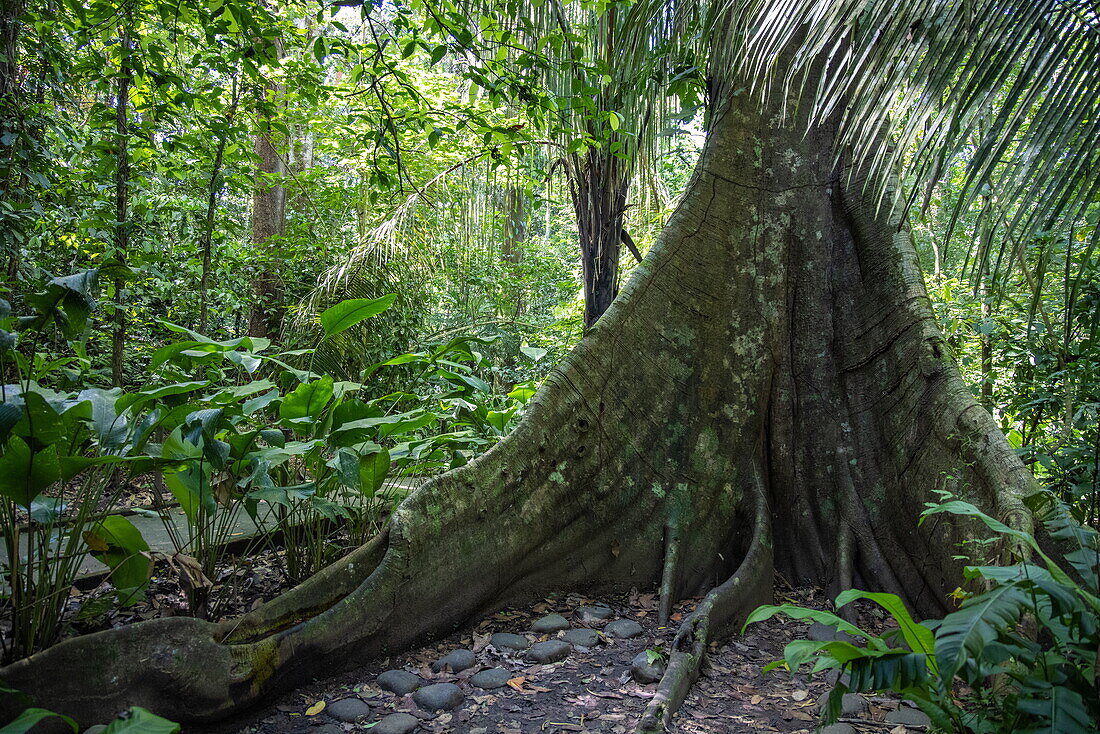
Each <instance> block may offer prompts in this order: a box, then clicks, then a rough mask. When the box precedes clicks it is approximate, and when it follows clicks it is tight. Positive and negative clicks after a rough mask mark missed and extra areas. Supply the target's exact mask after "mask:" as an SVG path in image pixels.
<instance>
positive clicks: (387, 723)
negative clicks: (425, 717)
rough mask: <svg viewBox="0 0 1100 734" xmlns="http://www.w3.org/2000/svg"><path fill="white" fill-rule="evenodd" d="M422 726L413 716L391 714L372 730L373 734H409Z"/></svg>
mask: <svg viewBox="0 0 1100 734" xmlns="http://www.w3.org/2000/svg"><path fill="white" fill-rule="evenodd" d="M419 724H420V720H419V719H417V718H416V717H415V716H413V715H412V714H404V713H402V714H390V715H389V716H387V717H386V718H384V719H382V720H381V721H379V722H378V723H377V724H375V725H374V726H372V727H371V728H370V732H371V734H409V732H411V731H412V730H413V729H415V728H416V727H417V726H418V725H419Z"/></svg>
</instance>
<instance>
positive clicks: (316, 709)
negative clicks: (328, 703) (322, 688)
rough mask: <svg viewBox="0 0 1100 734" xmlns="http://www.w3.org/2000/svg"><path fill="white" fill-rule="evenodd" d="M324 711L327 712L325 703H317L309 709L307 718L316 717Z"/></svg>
mask: <svg viewBox="0 0 1100 734" xmlns="http://www.w3.org/2000/svg"><path fill="white" fill-rule="evenodd" d="M324 710H325V702H324V701H318V702H317V703H315V704H313V705H312V706H310V707H309V708H308V709H306V716H316V715H317V714H319V713H321V712H322V711H324Z"/></svg>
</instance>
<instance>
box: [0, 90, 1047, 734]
mask: <svg viewBox="0 0 1100 734" xmlns="http://www.w3.org/2000/svg"><path fill="white" fill-rule="evenodd" d="M728 88H729V89H730V90H739V89H740V88H741V87H740V85H737V84H734V85H730V86H729V87H728ZM783 101H785V100H779V99H775V98H773V99H771V101H769V102H767V103H765V104H764V105H760V104H758V103H757V102H756V101H755V100H754V99H752V98H751V97H750V96H749V95H746V94H741V93H739V92H738V91H731V93H729V94H727V95H726V96H725V98H724V99H723V100H722V104H721V105H720V107H719V108H717V109H716V110H715V112H714V115H713V117H714V122H713V126H712V129H711V131H710V135H709V138H708V142H707V145H706V147H705V149H704V151H703V154H702V156H701V159H700V161H699V164H698V168H697V170H696V172H695V175H694V178H693V180H692V182H691V184H690V186H689V188H688V191H687V193H686V195H685V196H684V199H683V201H682V203H681V205H680V206H679V208H678V209H677V211H676V212H675V214H674V215H673V217H672V219H671V220H670V222H669V224H668V226H667V228H666V230H665V231H664V233H663V235H662V236H661V237H660V238H659V241H658V242H657V244H656V245H655V246H654V247H653V249H652V251H651V252H650V254H649V256H648V257H647V259H646V261H645V262H644V263H643V264H642V265H641V266H640V267H639V269H638V272H637V273H636V275H635V276H634V277H633V278H632V279H631V281H630V282H629V283H628V285H627V286H626V287H625V289H624V291H623V292H622V293H621V295H620V297H619V298H618V299H616V301H615V302H614V304H612V306H611V308H610V309H609V310H608V311H607V313H606V314H605V316H604V317H603V318H602V319H601V320H600V321H599V322H598V323H597V324H596V326H595V327H594V328H593V329H592V330H591V331H590V332H589V333H588V334H587V335H586V337H585V338H584V339H583V341H582V342H581V343H580V345H579V346H578V347H577V348H576V349H575V350H574V351H573V353H572V354H570V355H569V357H568V358H567V359H566V360H565V361H564V362H563V364H562V365H560V366H559V367H558V368H557V369H556V370H555V371H554V372H553V373H552V374H551V375H550V377H549V378H548V379H547V381H546V383H545V384H544V386H543V387H542V389H541V390H540V392H539V394H538V396H537V398H536V400H535V404H534V406H533V407H532V408H531V410H530V412H529V414H528V417H527V419H526V420H525V421H524V422H523V423H522V424H521V425H520V426H519V427H518V428H517V429H516V430H515V432H514V433H513V434H511V435H510V436H509V437H508V438H507V439H506V440H504V441H503V442H502V443H500V444H499V445H498V446H497V447H496V448H494V449H493V450H492V451H490V452H489V453H487V454H486V455H484V456H483V457H481V458H480V459H479V460H477V461H475V462H473V463H471V464H470V465H468V466H465V467H463V468H460V469H458V470H455V471H453V472H450V473H448V474H446V475H443V476H441V477H439V478H437V479H435V480H433V481H431V482H429V483H428V484H427V485H425V486H424V487H422V488H421V489H420V490H418V491H417V492H415V493H413V494H412V495H410V496H409V498H408V499H407V500H406V501H404V502H403V503H402V504H401V505H400V507H398V509H397V510H396V511H395V512H394V513H393V515H392V517H391V518H390V520H389V523H388V525H387V528H386V530H385V531H384V532H383V533H382V534H381V535H380V536H378V537H377V538H375V539H374V540H373V541H372V542H370V543H369V544H368V545H366V546H364V547H362V548H361V549H359V550H357V551H355V552H354V553H352V554H351V555H350V556H348V557H347V558H345V559H343V560H342V561H340V562H338V563H336V564H335V565H333V566H332V567H330V568H328V569H326V570H325V571H323V572H321V573H320V574H318V575H317V576H315V577H314V578H312V579H310V580H309V581H306V582H305V583H304V584H302V585H301V586H299V587H297V588H296V589H294V590H292V591H290V592H288V593H286V594H284V595H283V596H281V597H279V598H277V599H275V600H274V601H272V602H270V603H268V604H266V605H264V606H263V607H261V608H259V609H258V610H256V611H254V612H252V613H250V614H248V615H246V616H244V617H243V618H241V619H238V620H233V621H229V622H225V623H217V624H215V623H209V622H205V621H202V620H198V619H187V618H169V619H159V620H153V621H149V622H143V623H140V624H136V625H132V626H129V627H126V628H122V629H118V630H112V631H107V632H101V633H98V634H94V635H89V636H86V637H80V638H76V639H72V640H69V641H66V642H63V643H61V644H59V645H57V646H55V647H53V648H51V649H49V650H47V651H45V652H43V653H40V654H38V655H35V656H33V657H31V658H28V659H26V660H24V661H20V662H18V663H15V664H13V665H10V666H8V667H7V668H5V669H3V670H0V678H3V679H4V680H5V682H6V683H8V684H9V685H11V686H13V687H15V688H18V689H21V690H24V691H27V692H29V693H31V694H32V695H33V696H35V697H37V698H39V699H40V700H41V701H43V702H49V704H50V705H51V706H52V707H54V708H55V709H57V710H59V711H62V712H64V713H67V714H70V715H72V716H74V717H76V718H77V719H78V720H80V721H81V722H84V723H93V722H95V721H98V720H103V719H106V718H108V715H109V714H112V713H113V712H114V711H116V710H118V709H120V708H122V707H124V706H125V705H130V704H139V705H143V706H146V707H148V708H151V709H153V710H154V711H156V712H157V713H160V714H162V715H165V716H169V717H172V718H175V719H178V720H181V721H186V722H201V721H212V720H215V719H218V718H220V717H224V716H226V715H227V714H230V713H232V712H234V711H238V710H241V709H243V708H245V707H247V706H250V705H253V704H255V703H256V702H258V701H260V700H261V699H262V698H263V697H265V696H268V695H270V694H271V693H273V692H275V691H279V690H285V689H287V688H290V687H292V686H296V685H299V684H301V683H303V682H305V681H307V680H308V679H310V678H311V677H315V676H322V675H330V674H332V673H334V672H336V670H337V669H338V668H339V667H340V666H344V667H350V666H354V665H357V664H361V663H364V662H366V661H367V660H369V659H371V658H372V657H376V656H379V655H383V654H387V653H388V652H391V651H393V650H396V649H400V648H405V647H408V646H410V645H413V644H416V643H417V642H419V641H422V640H424V639H426V638H429V637H432V636H438V635H444V634H447V633H449V632H451V631H452V630H454V629H456V628H460V627H462V626H464V625H467V624H469V623H471V622H472V621H474V620H476V619H478V618H479V617H480V616H482V615H484V614H486V613H487V612H490V611H492V610H494V609H497V608H500V607H501V606H502V605H505V604H508V603H512V602H516V601H520V600H524V599H530V598H532V597H534V596H536V595H540V594H544V593H546V592H548V591H551V590H564V589H585V590H586V591H587V592H589V593H594V594H598V593H603V592H610V591H617V590H623V589H627V588H629V587H631V586H643V585H651V584H657V583H658V582H662V583H661V590H662V594H663V595H665V596H666V597H669V598H676V597H683V596H686V595H691V594H697V593H700V592H708V593H707V596H706V598H705V600H704V601H703V602H702V603H701V604H700V605H699V608H698V610H697V611H696V612H694V613H693V614H692V615H691V616H689V617H688V618H687V619H685V620H684V622H683V624H682V626H681V629H680V631H679V634H678V636H677V639H676V643H675V645H674V649H673V653H672V661H671V664H670V666H669V671H668V673H667V675H666V678H665V681H664V682H663V683H662V686H661V688H660V692H659V694H658V696H657V697H656V698H655V699H654V701H653V703H652V704H651V705H650V707H649V710H648V711H647V714H646V717H645V719H644V720H643V722H642V724H641V729H642V730H645V731H655V730H658V729H659V728H660V727H661V726H662V725H663V723H664V722H665V721H666V720H667V718H668V716H670V715H671V712H672V711H673V710H674V709H675V706H676V705H677V704H678V702H679V699H680V698H681V697H682V696H683V694H684V693H685V692H686V686H687V685H689V684H690V681H691V679H692V677H693V675H694V672H695V671H696V670H697V666H698V663H699V660H700V657H701V655H702V652H703V650H704V649H705V646H706V644H707V642H708V640H710V639H711V638H712V637H713V636H715V635H716V634H719V633H721V632H723V631H726V630H728V629H730V626H731V625H733V624H736V623H737V622H738V621H739V620H740V619H742V618H743V615H744V614H745V613H746V612H747V611H749V610H750V609H751V608H752V607H754V606H755V605H757V604H758V603H761V602H765V601H768V600H769V598H770V594H771V584H772V577H773V570H776V571H779V572H781V573H782V574H783V576H784V577H786V578H787V579H790V580H792V581H795V582H799V583H815V584H821V585H826V586H828V587H830V588H832V589H842V588H846V587H849V586H853V585H856V586H860V587H866V588H874V589H883V590H888V591H892V592H895V593H899V594H901V595H902V596H903V597H905V598H906V599H907V600H908V601H909V602H910V603H911V605H912V606H913V607H914V608H915V609H916V610H917V611H918V612H919V613H921V614H934V613H936V612H939V611H941V610H942V609H943V608H944V606H945V594H946V592H947V591H948V590H950V589H952V588H954V587H955V586H956V585H957V583H958V581H959V574H958V571H959V569H958V566H957V563H956V562H955V561H954V560H953V558H952V556H953V554H954V553H955V543H956V542H957V541H959V540H960V539H961V536H962V533H961V531H960V529H959V528H957V527H955V526H952V525H949V524H947V523H946V522H941V523H926V524H925V525H923V526H922V527H920V528H918V527H917V524H916V521H917V517H918V515H919V512H920V510H921V509H922V504H923V502H925V501H926V500H928V499H933V498H934V496H935V495H934V492H935V491H936V490H948V491H951V492H955V493H957V494H959V495H962V496H964V497H966V498H968V499H970V500H971V501H974V502H976V503H977V504H979V505H981V506H983V507H985V508H987V509H989V510H991V511H992V512H994V513H996V514H997V515H998V516H1000V517H1001V518H1003V519H1007V520H1008V521H1009V522H1012V523H1015V524H1018V525H1022V526H1026V525H1027V524H1028V515H1027V513H1026V511H1025V510H1024V507H1023V505H1022V503H1021V502H1020V497H1021V496H1022V495H1023V494H1025V493H1027V492H1029V491H1031V489H1032V484H1033V482H1032V479H1031V478H1030V476H1029V475H1028V473H1027V472H1026V470H1025V469H1024V467H1023V466H1022V465H1021V463H1020V461H1019V460H1018V459H1017V457H1016V455H1015V453H1014V452H1013V450H1012V449H1011V448H1010V447H1009V445H1008V444H1007V443H1006V442H1005V440H1004V438H1003V436H1002V434H1001V433H1000V431H999V430H998V429H997V426H996V425H995V424H994V422H993V420H992V419H991V417H990V416H989V414H988V413H987V412H986V411H985V410H984V409H982V407H981V406H980V405H978V404H977V403H976V402H975V400H974V399H973V398H972V397H971V395H970V393H969V391H968V390H967V389H966V387H965V385H964V384H963V383H962V381H961V379H960V377H959V374H958V372H957V370H956V368H955V366H954V364H953V362H952V359H951V356H950V355H949V354H948V352H947V350H946V349H945V347H944V345H943V342H942V339H941V336H940V334H939V333H938V332H937V330H936V327H935V321H934V318H933V314H932V312H931V309H930V306H929V303H928V300H927V297H926V296H925V293H924V286H923V281H922V278H921V274H920V271H919V269H918V266H917V262H916V258H915V254H914V252H913V249H912V246H911V242H910V238H909V234H908V231H907V228H906V226H905V222H904V219H903V218H902V217H901V216H900V214H899V213H898V212H897V210H894V209H891V208H890V207H880V206H878V201H879V199H878V197H877V195H876V191H877V189H878V187H877V185H876V184H875V182H869V183H870V185H865V184H867V183H868V182H866V181H865V180H864V177H863V176H862V175H861V174H860V173H859V172H858V171H853V170H849V169H846V168H838V166H837V165H836V163H835V162H836V157H835V155H834V138H835V135H836V122H835V120H833V119H831V118H829V119H825V120H823V121H821V122H819V123H818V124H816V125H815V126H813V127H812V129H810V131H809V133H807V132H806V124H807V121H806V119H805V118H798V117H795V118H791V117H787V116H785V115H784V114H783V113H782V111H781V108H782V104H781V102H783ZM662 579H663V581H662Z"/></svg>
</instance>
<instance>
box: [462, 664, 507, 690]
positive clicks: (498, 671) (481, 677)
mask: <svg viewBox="0 0 1100 734" xmlns="http://www.w3.org/2000/svg"><path fill="white" fill-rule="evenodd" d="M511 679H512V673H511V671H509V670H508V669H507V668H489V669H488V670H481V671H478V672H477V673H474V674H473V676H471V678H470V684H471V685H474V686H477V687H478V688H486V689H489V688H500V687H501V686H505V685H508V681H509V680H511Z"/></svg>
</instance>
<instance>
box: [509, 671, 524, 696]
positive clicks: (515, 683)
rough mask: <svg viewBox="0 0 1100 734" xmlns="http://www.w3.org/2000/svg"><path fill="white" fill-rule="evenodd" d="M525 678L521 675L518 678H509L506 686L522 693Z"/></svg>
mask: <svg viewBox="0 0 1100 734" xmlns="http://www.w3.org/2000/svg"><path fill="white" fill-rule="evenodd" d="M525 680H527V679H526V678H524V677H523V676H522V675H521V676H519V677H518V678H510V679H509V680H508V687H509V688H512V689H513V690H516V691H519V692H520V693H523V682H524V681H525Z"/></svg>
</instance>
